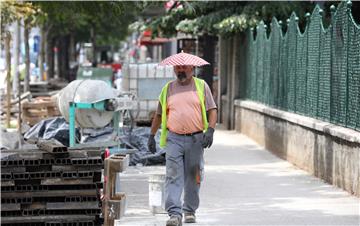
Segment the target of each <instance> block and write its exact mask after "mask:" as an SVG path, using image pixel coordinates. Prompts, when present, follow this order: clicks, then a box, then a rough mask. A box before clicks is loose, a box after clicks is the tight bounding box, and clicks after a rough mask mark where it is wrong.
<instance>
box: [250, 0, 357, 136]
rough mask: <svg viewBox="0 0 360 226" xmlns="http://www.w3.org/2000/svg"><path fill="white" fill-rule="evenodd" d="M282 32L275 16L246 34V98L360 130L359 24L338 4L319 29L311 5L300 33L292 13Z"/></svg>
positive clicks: (319, 14) (317, 14) (318, 18)
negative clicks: (303, 28) (330, 20)
mask: <svg viewBox="0 0 360 226" xmlns="http://www.w3.org/2000/svg"><path fill="white" fill-rule="evenodd" d="M286 23H287V31H286V33H285V34H283V32H282V31H281V26H280V25H279V23H278V21H277V20H276V19H275V18H274V19H273V21H272V23H271V28H270V29H271V32H270V35H269V37H267V35H266V27H265V25H264V23H263V22H261V23H259V25H258V26H257V28H256V38H255V39H254V37H253V33H252V32H249V39H248V40H249V43H248V48H247V49H248V52H247V57H248V61H247V62H248V65H247V67H248V68H247V69H246V79H245V81H246V85H245V89H246V91H245V96H246V99H250V100H253V101H257V102H261V103H264V104H267V105H269V106H272V107H275V108H279V109H282V110H285V111H289V112H294V113H297V114H302V115H306V116H309V117H313V118H318V119H321V120H324V121H329V122H332V123H334V124H338V125H342V126H345V127H349V128H353V129H356V130H360V27H359V25H357V24H356V23H355V21H354V20H353V18H352V15H351V4H349V3H346V2H342V3H341V4H339V6H338V8H337V10H336V11H334V12H333V14H332V22H331V24H330V26H329V27H328V28H326V29H325V28H324V27H323V23H322V10H321V9H320V7H318V6H317V7H315V9H314V11H313V13H312V14H311V16H310V17H308V24H307V26H306V29H305V31H304V33H301V32H300V30H299V28H298V18H297V17H296V15H295V14H292V15H291V17H290V19H289V20H288V21H286Z"/></svg>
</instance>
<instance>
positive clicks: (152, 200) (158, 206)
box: [149, 174, 166, 214]
mask: <svg viewBox="0 0 360 226" xmlns="http://www.w3.org/2000/svg"><path fill="white" fill-rule="evenodd" d="M149 207H150V211H151V213H152V214H157V213H166V211H165V174H151V175H149Z"/></svg>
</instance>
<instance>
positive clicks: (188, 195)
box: [165, 131, 204, 217]
mask: <svg viewBox="0 0 360 226" xmlns="http://www.w3.org/2000/svg"><path fill="white" fill-rule="evenodd" d="M202 141H203V133H198V134H195V135H192V136H182V135H178V134H176V133H172V132H170V131H169V133H168V137H167V145H166V147H165V150H166V181H165V209H166V211H167V212H168V214H169V216H173V215H178V216H180V217H181V216H182V213H183V212H184V213H195V211H196V210H197V208H198V207H199V190H200V182H201V181H202V179H203V169H204V149H203V147H202ZM183 190H184V203H183V205H181V200H180V199H181V194H182V191H183Z"/></svg>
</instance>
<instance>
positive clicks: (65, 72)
mask: <svg viewBox="0 0 360 226" xmlns="http://www.w3.org/2000/svg"><path fill="white" fill-rule="evenodd" d="M57 60H58V69H59V77H61V78H65V79H66V80H68V81H70V78H69V35H66V36H61V37H60V38H59V39H58V59H57Z"/></svg>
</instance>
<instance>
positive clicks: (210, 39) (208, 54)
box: [202, 34, 216, 91]
mask: <svg viewBox="0 0 360 226" xmlns="http://www.w3.org/2000/svg"><path fill="white" fill-rule="evenodd" d="M202 44H203V56H204V60H206V61H207V62H209V63H210V65H206V66H204V67H203V71H202V78H203V79H204V80H205V81H206V83H207V84H208V85H209V88H210V89H211V91H212V90H213V87H212V84H213V76H214V63H215V44H216V37H214V36H210V35H207V34H205V35H204V36H203V37H202Z"/></svg>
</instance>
